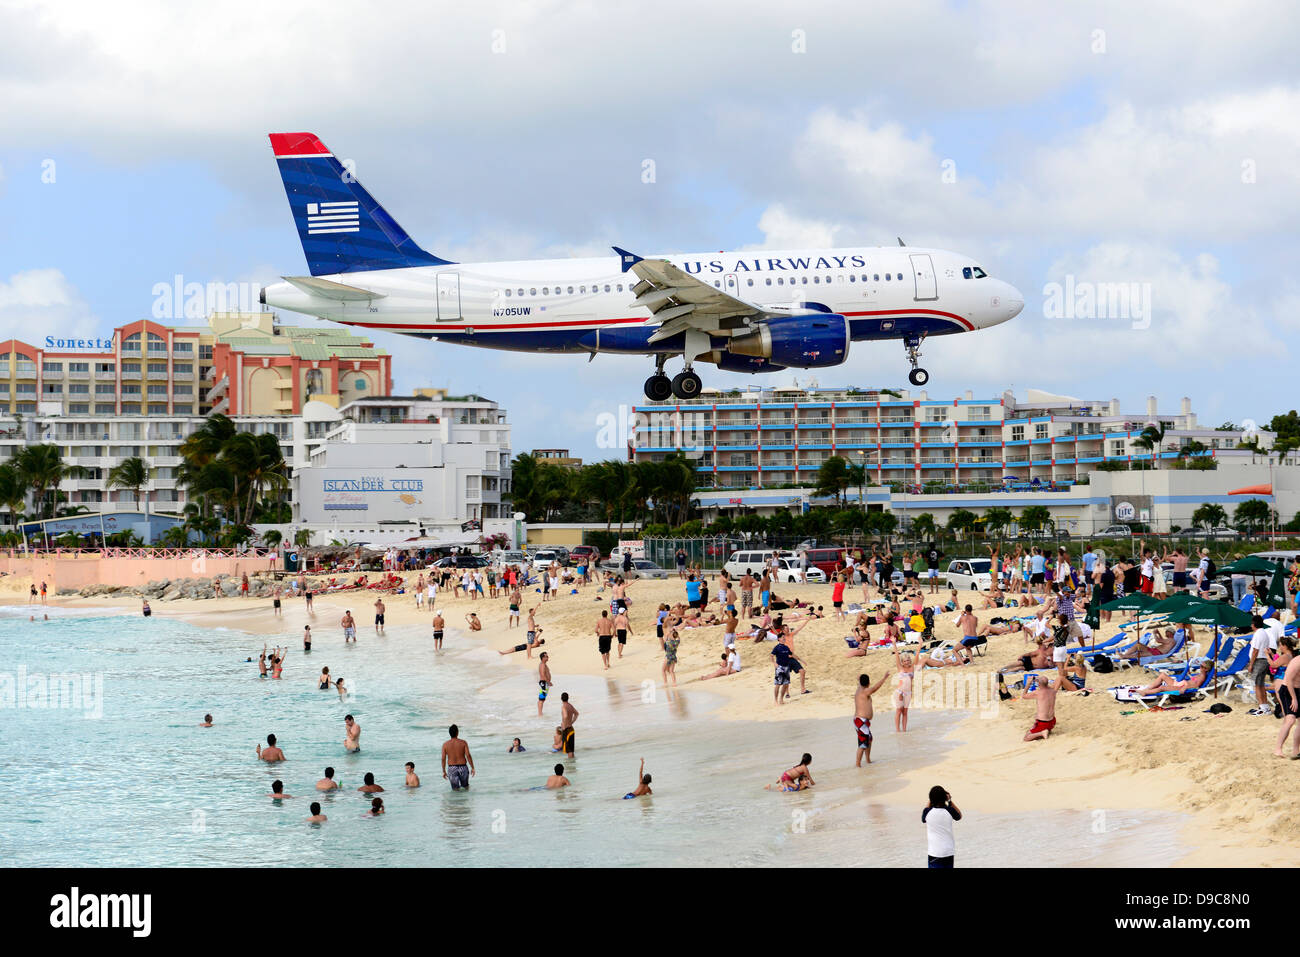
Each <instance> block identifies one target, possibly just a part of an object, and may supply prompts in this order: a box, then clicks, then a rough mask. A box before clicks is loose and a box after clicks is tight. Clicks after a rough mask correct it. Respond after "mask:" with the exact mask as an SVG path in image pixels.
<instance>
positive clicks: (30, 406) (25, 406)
mask: <svg viewBox="0 0 1300 957" xmlns="http://www.w3.org/2000/svg"><path fill="white" fill-rule="evenodd" d="M16 408H17V411H19V412H35V411H36V403H35V402H19V403H18V404H17V407H16Z"/></svg>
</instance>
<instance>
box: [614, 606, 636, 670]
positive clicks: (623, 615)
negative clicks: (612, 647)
mask: <svg viewBox="0 0 1300 957" xmlns="http://www.w3.org/2000/svg"><path fill="white" fill-rule="evenodd" d="M614 632H615V634H616V635H617V636H618V656H619V657H620V658H622V657H623V646H624V645H626V644H627V636H628V635H629V634H631V633H632V621H631V619H629V618H628V617H627V611H625V610H624V611H620V612H619V613H618V614H617V615H615V616H614Z"/></svg>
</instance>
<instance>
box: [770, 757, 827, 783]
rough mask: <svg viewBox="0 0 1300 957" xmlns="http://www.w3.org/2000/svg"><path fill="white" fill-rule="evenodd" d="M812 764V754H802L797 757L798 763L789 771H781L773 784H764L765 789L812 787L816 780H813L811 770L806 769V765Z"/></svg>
mask: <svg viewBox="0 0 1300 957" xmlns="http://www.w3.org/2000/svg"><path fill="white" fill-rule="evenodd" d="M810 764H812V755H811V754H804V756H803V757H802V758H800V759H799V763H798V764H796V765H795V766H794V767H792V768H791V769H790V770H789V771H782V772H781V777H780V779H779V780H777V782H776V783H775V784H765V785H763V789H764V790H765V791H803V790H805V789H806V788H810V787H812V786H813V785H814V784H816V783H817V782H816V781H814V780H813V777H812V772H811V771H809V770H808V765H810Z"/></svg>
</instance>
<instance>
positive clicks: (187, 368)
mask: <svg viewBox="0 0 1300 957" xmlns="http://www.w3.org/2000/svg"><path fill="white" fill-rule="evenodd" d="M172 369H173V370H174V371H175V372H178V373H181V374H184V373H187V372H193V371H194V363H192V362H177V363H176V364H175V365H173V366H172Z"/></svg>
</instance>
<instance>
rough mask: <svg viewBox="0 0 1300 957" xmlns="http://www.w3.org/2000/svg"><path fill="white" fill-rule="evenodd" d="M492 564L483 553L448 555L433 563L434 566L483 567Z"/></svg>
mask: <svg viewBox="0 0 1300 957" xmlns="http://www.w3.org/2000/svg"><path fill="white" fill-rule="evenodd" d="M489 564H491V563H490V562H489V561H488V560H487V559H486V558H484V557H483V556H482V555H448V556H447V557H446V558H440V559H438V560H437V561H436V562H434V563H433V567H434V568H483V567H485V566H486V565H489Z"/></svg>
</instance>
